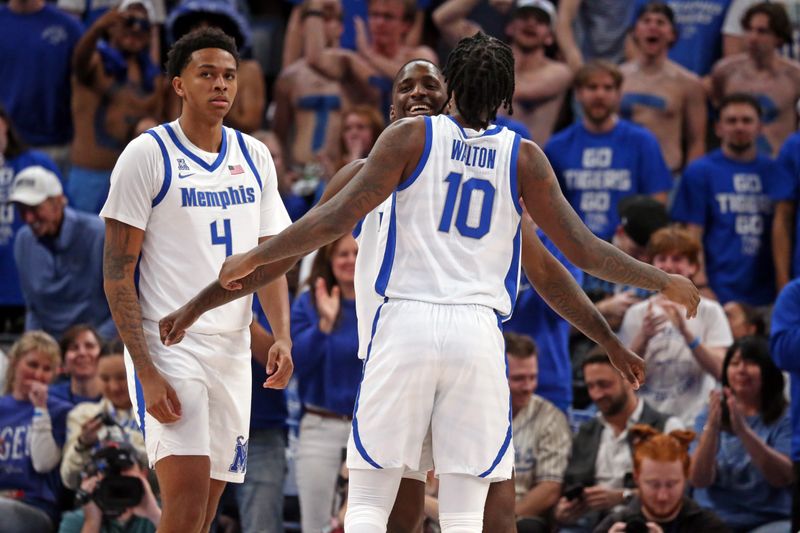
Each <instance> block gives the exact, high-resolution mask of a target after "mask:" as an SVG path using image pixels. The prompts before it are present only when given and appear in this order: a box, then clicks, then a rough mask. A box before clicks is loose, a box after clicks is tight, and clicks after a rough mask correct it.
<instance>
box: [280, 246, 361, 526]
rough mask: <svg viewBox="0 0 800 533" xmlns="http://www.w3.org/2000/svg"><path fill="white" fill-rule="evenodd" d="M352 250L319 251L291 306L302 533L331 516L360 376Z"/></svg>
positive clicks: (353, 248) (348, 247)
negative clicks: (297, 391)
mask: <svg viewBox="0 0 800 533" xmlns="http://www.w3.org/2000/svg"><path fill="white" fill-rule="evenodd" d="M357 250H358V247H357V245H356V241H355V239H353V237H351V236H350V235H346V236H344V237H342V238H340V239H339V240H337V241H335V242H333V243H331V244H329V245H327V246H325V247H323V248H322V249H320V250H319V251H318V252H317V255H316V257H315V259H314V263H313V266H312V268H311V275H310V276H309V279H308V285H309V290H308V291H306V292H304V293H302V294H301V295H300V296H298V297H297V299H296V300H295V302H294V305H293V307H292V341H293V343H294V348H293V350H292V354H293V355H294V364H295V376H297V378H298V380H299V389H300V398H301V400H302V402H303V407H304V409H305V414H304V415H303V418H302V419H301V421H300V438H299V444H298V451H297V457H296V467H297V488H298V492H299V496H300V513H301V520H302V529H303V531H320V530H321V529H322V528H323V527H324V526H325V525H327V523H328V521H329V519H330V517H331V515H332V506H333V500H334V493H335V489H336V479H337V476H338V474H339V469H340V468H341V465H342V460H343V458H344V453H345V449H346V448H347V438H348V436H349V434H350V422H351V419H352V414H353V407H354V405H355V400H356V394H357V391H358V384H359V381H360V379H361V360H359V358H358V333H357V329H356V308H355V288H354V282H353V280H354V276H355V261H356V254H357Z"/></svg>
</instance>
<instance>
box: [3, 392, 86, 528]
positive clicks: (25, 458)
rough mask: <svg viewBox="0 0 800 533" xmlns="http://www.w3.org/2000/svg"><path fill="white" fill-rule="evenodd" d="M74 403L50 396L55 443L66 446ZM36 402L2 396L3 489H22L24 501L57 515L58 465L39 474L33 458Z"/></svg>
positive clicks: (49, 407)
mask: <svg viewBox="0 0 800 533" xmlns="http://www.w3.org/2000/svg"><path fill="white" fill-rule="evenodd" d="M70 409H72V406H71V405H70V404H68V403H64V402H62V401H60V400H58V399H56V398H48V399H47V411H48V413H49V414H50V421H51V423H52V426H53V437H54V438H55V440H56V444H58V445H59V446H64V440H65V438H66V432H67V414H69V411H70ZM32 423H33V404H32V403H31V402H29V401H27V400H26V401H18V400H15V399H14V397H13V396H11V395H10V394H9V395H6V396H0V491H3V490H21V491H22V492H23V497H22V501H23V502H25V503H27V504H30V505H33V506H35V507H37V508H39V509H41V510H42V511H44V512H46V513H47V514H48V515H50V517H51V518H53V520H54V521H55V520H56V518H57V516H58V507H57V501H58V496H59V492H60V491H61V476H60V474H59V470H58V466H55V467H54V468H53V469H52V470H51V471H50V472H47V473H45V474H40V473H38V472H36V471H35V470H34V469H33V461H32V460H31V440H30V439H31V424H32Z"/></svg>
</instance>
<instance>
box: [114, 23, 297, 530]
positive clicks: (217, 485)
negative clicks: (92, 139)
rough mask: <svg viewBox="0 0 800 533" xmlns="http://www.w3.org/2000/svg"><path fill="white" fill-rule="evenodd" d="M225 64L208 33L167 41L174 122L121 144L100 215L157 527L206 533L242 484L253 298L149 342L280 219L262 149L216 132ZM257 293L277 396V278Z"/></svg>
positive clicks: (283, 311)
mask: <svg viewBox="0 0 800 533" xmlns="http://www.w3.org/2000/svg"><path fill="white" fill-rule="evenodd" d="M237 67H238V54H237V51H236V47H235V44H234V43H233V40H232V39H231V38H229V37H227V36H226V35H225V34H224V33H222V32H220V31H218V30H211V29H204V30H198V31H196V32H192V33H190V34H188V35H187V36H185V37H183V38H181V39H180V40H179V41H178V42H177V43H176V44H175V45H174V47H173V49H172V50H171V51H170V55H169V60H168V70H169V73H170V76H171V77H172V86H173V88H174V89H175V91H176V93H177V94H178V96H180V97H181V99H182V100H183V111H182V113H181V117H180V118H179V119H178V120H176V121H175V122H172V123H170V124H164V125H161V126H158V127H156V128H153V129H151V130H149V131H147V132H146V133H144V134H143V135H141V136H140V137H138V138H137V139H135V140H134V141H132V142H131V143H130V145H129V146H128V147H127V148H126V149H125V151H124V152H123V153H122V155H121V156H120V158H119V160H118V162H117V165H116V167H115V168H114V171H113V173H112V176H111V191H110V194H109V197H108V201H107V202H106V205H105V206H104V207H103V210H102V212H101V215H102V216H103V217H104V218H105V219H106V244H105V246H106V249H105V260H104V276H105V287H106V294H107V296H108V300H109V303H110V305H111V311H112V314H113V316H114V320H115V322H116V324H117V328H118V330H119V332H120V335H121V336H122V339H123V340H124V341H125V346H126V351H125V359H126V366H127V368H128V379H129V390H130V391H132V392H133V394H132V400H133V404H134V406H135V409H136V413H137V418H138V421H139V424H140V427H141V428H142V430H143V432H144V434H145V443H146V446H147V454H148V458H149V460H150V463H151V466H152V465H155V469H156V474H157V476H158V481H159V485H160V487H161V490H162V494H163V506H164V513H163V515H162V519H161V524H160V526H159V531H180V532H199V531H201V530H202V531H207V530H208V527H209V524H210V522H211V519H212V518H213V516H214V513H215V511H216V506H217V501H218V499H219V496H220V493H221V491H222V488H223V487H224V485H225V482H227V481H232V482H239V483H240V482H241V481H242V480H243V478H244V473H245V469H246V465H247V441H248V428H249V420H250V390H251V388H250V382H251V373H250V342H249V330H248V326H249V324H250V322H251V320H252V312H251V307H250V306H251V300H250V298H244V299H241V300H238V301H236V302H233V303H231V304H229V305H226V306H224V307H220V308H219V309H216V310H215V311H214V312H213V313H209V314H207V315H205V316H204V317H203V318H202V319H201V320H198V321H197V322H196V323H195V324H194V325H193V326H192V327H191V328H190V329H189V330H188V331H186V333H185V338H184V340H183V343H181V344H180V345H179V346H172V347H166V346H163V345H162V344H161V342H160V340H159V333H158V324H157V321H158V320H159V318H160V317H162V316H163V315H164V314H165V313H167V312H169V311H170V310H172V309H174V308H175V307H176V306H178V305H181V304H182V303H183V302H185V301H186V300H187V299H188V298H190V297H191V296H192V295H194V294H195V293H196V292H197V291H198V290H199V289H201V288H202V285H201V284H204V283H205V281H206V280H207V279H208V278H209V277H212V276H214V275H215V273H216V272H217V271H218V269H219V268H220V265H221V264H222V262H223V261H224V259H225V258H226V257H227V256H229V255H231V254H232V253H236V252H241V251H245V250H248V249H250V248H252V247H253V246H255V245H257V244H258V243H259V242H261V241H263V240H264V239H265V238H266V237H267V236H269V235H274V234H276V233H278V232H280V231H281V230H282V229H283V228H284V227H286V226H287V225H288V224H289V222H290V220H289V217H288V215H287V214H286V210H285V209H284V207H283V204H282V203H281V201H280V197H279V195H278V189H277V177H276V173H275V166H274V164H273V162H272V158H271V157H270V155H269V152H268V151H267V150H266V148H265V147H264V145H263V144H262V143H259V142H258V141H256V140H254V139H252V138H251V137H249V136H247V135H243V134H241V133H239V132H238V131H235V130H232V129H229V128H225V127H223V126H222V120H223V117H224V116H225V115H226V114H227V112H228V111H229V109H230V106H231V104H232V103H233V100H234V98H235V97H236V88H237V85H236V72H237ZM140 257H141V261H140V263H139V271H140V277H139V297H138V298H137V295H136V289H135V287H134V281H133V278H134V269H135V267H136V263H137V260H138V259H139V258H140ZM259 296H260V300H261V302H263V303H264V305H265V311H266V313H267V315H268V317H269V319H270V322H271V325H272V329H273V331H274V332H275V335H276V339H277V342H276V345H275V346H274V347H273V348H272V350H271V353H270V358H269V359H270V360H269V363H268V371H270V373H272V376H271V377H270V378H269V379H268V380H267V382H266V384H265V385H266V386H274V387H280V386H285V384H286V381H287V380H288V377H289V375H290V374H291V356H290V353H289V349H290V341H289V340H288V339H289V331H288V293H287V287H286V282H285V279H283V278H280V279H279V280H277V281H275V282H273V283H272V284H270V285H268V286H267V287H265V288H264V289H263V290H262V291H259Z"/></svg>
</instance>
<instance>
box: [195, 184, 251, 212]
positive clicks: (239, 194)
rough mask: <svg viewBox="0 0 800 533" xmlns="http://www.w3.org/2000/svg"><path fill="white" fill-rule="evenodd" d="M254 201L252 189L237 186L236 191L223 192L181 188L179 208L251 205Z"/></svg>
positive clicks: (230, 188)
mask: <svg viewBox="0 0 800 533" xmlns="http://www.w3.org/2000/svg"><path fill="white" fill-rule="evenodd" d="M255 201H256V190H255V188H253V187H245V186H244V185H239V188H238V189H235V188H233V187H228V188H227V189H225V190H224V191H198V190H197V189H196V188H194V187H181V207H221V208H222V209H228V206H230V205H241V204H252V203H255Z"/></svg>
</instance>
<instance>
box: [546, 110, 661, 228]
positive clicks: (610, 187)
mask: <svg viewBox="0 0 800 533" xmlns="http://www.w3.org/2000/svg"><path fill="white" fill-rule="evenodd" d="M544 151H545V154H546V155H547V158H548V159H549V160H550V164H551V165H553V170H554V171H555V173H556V177H557V178H558V182H559V184H560V185H561V190H562V191H563V192H564V196H566V197H567V200H568V201H569V203H570V204H572V207H573V208H574V209H575V211H577V213H578V215H580V217H581V219H582V220H583V222H584V223H585V224H586V225H587V226H588V227H589V229H590V230H591V231H592V232H593V233H594V234H595V235H597V236H598V237H600V238H601V239H605V240H609V241H610V240H611V237H612V236H613V235H614V230H616V229H617V226H618V225H619V223H620V219H619V213H618V212H617V204H618V203H619V201H620V200H622V199H623V198H625V197H626V196H630V195H633V194H655V193H662V192H667V191H669V190H671V189H672V176H671V174H670V172H669V169H668V168H667V164H666V163H665V162H664V158H663V157H662V155H661V148H660V147H659V146H658V141H657V140H656V138H655V137H654V136H653V134H652V133H650V132H649V131H647V130H646V129H644V128H643V127H641V126H638V125H636V124H633V123H632V122H628V121H627V120H622V119H620V120H618V121H617V124H616V125H615V126H614V128H613V129H612V130H611V131H609V132H607V133H591V132H590V131H588V130H587V129H586V128H585V127H584V125H583V123H582V122H580V121H579V122H576V123H575V124H573V125H572V126H570V127H568V128H566V129H565V130H563V131H561V132H559V133H557V134H555V135H554V136H553V137H551V138H550V141H549V142H548V143H547V146H546V147H545V149H544Z"/></svg>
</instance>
